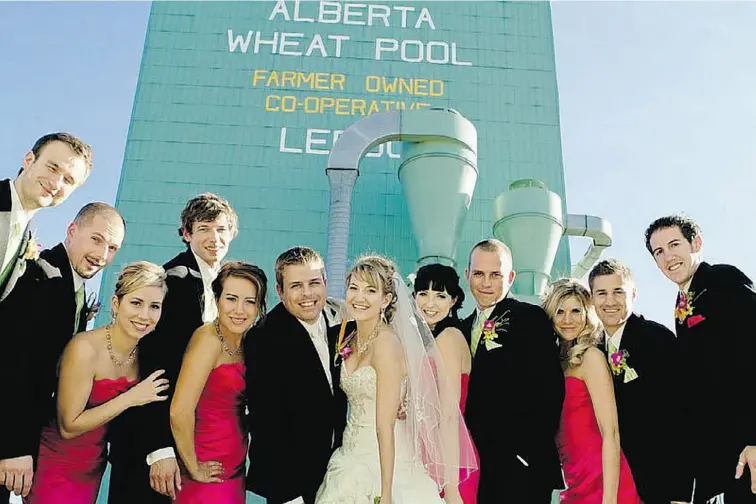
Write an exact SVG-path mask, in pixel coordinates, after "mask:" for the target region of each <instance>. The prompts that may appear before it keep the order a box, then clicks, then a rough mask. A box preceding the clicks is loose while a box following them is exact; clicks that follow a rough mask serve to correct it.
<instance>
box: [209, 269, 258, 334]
mask: <svg viewBox="0 0 756 504" xmlns="http://www.w3.org/2000/svg"><path fill="white" fill-rule="evenodd" d="M259 313H260V310H259V307H258V302H257V286H255V284H253V283H252V282H250V281H249V280H247V279H246V278H239V277H233V276H231V277H228V278H226V280H225V281H224V282H223V291H222V292H221V296H220V299H218V320H219V321H220V324H221V326H223V327H224V328H225V329H226V330H227V331H229V332H230V333H233V334H244V333H246V332H247V330H248V329H249V328H250V327H252V324H254V323H255V320H257V316H258V315H259Z"/></svg>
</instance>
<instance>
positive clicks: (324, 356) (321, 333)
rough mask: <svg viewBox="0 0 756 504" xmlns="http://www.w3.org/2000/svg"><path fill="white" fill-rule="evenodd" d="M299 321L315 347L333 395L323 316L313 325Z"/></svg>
mask: <svg viewBox="0 0 756 504" xmlns="http://www.w3.org/2000/svg"><path fill="white" fill-rule="evenodd" d="M297 320H299V321H300V322H301V323H302V325H303V326H304V328H305V329H306V330H307V334H309V335H310V339H311V340H312V344H313V345H314V346H315V350H317V352H318V356H319V357H320V363H321V364H322V365H323V372H325V375H326V378H328V385H330V387H331V393H333V379H332V377H331V365H330V362H329V359H330V356H329V353H328V335H327V333H326V331H327V328H326V321H325V317H324V316H323V314H322V313H321V314H320V317H319V318H318V321H317V322H315V323H314V324H308V323H307V322H305V321H304V320H302V319H297Z"/></svg>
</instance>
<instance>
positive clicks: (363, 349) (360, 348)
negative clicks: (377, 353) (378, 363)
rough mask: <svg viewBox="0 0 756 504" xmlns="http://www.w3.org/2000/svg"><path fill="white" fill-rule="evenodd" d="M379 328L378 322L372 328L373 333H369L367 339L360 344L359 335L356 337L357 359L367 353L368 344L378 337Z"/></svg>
mask: <svg viewBox="0 0 756 504" xmlns="http://www.w3.org/2000/svg"><path fill="white" fill-rule="evenodd" d="M380 327H381V323H380V321H379V322H378V323H377V324H375V327H374V328H373V331H372V332H371V333H370V336H368V337H367V339H366V340H365V341H364V342H362V343H360V338H359V333H358V335H357V357H360V356H361V355H362V354H364V353H365V352H367V349H368V348H370V344H371V343H372V342H373V340H374V339H375V338H376V337H377V336H378V329H379V328H380Z"/></svg>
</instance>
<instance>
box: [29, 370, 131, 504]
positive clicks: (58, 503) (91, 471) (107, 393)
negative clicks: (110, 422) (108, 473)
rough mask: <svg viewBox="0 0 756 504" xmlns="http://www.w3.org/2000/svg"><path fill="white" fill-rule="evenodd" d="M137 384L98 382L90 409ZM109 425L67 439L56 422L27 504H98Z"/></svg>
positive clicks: (46, 436)
mask: <svg viewBox="0 0 756 504" xmlns="http://www.w3.org/2000/svg"><path fill="white" fill-rule="evenodd" d="M136 384H137V380H129V379H127V378H126V377H125V376H123V377H121V378H118V379H116V380H108V379H102V380H95V381H94V382H93V383H92V392H91V393H90V394H89V400H88V401H87V409H90V408H94V407H95V406H99V405H101V404H103V403H106V402H108V401H110V400H111V399H113V398H114V397H116V396H118V395H120V394H122V393H124V392H126V391H127V390H128V389H129V388H131V387H132V386H134V385H136ZM106 430H107V425H101V426H100V427H97V428H96V429H94V430H91V431H89V432H85V433H84V434H82V435H81V436H78V437H75V438H73V439H63V437H62V436H61V435H60V430H59V429H58V422H57V420H56V419H53V420H52V421H51V422H50V423H49V424H48V425H47V426H46V427H45V428H44V429H42V436H41V439H40V445H39V459H38V463H37V470H36V472H35V473H34V482H33V484H32V488H31V492H30V493H29V495H28V496H27V497H26V499H24V502H26V503H27V504H48V503H53V502H54V503H55V504H94V503H95V501H96V500H97V492H98V491H99V489H100V480H101V479H102V473H103V472H105V464H106V452H105V450H106V442H105V432H106Z"/></svg>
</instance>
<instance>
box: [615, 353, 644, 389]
mask: <svg viewBox="0 0 756 504" xmlns="http://www.w3.org/2000/svg"><path fill="white" fill-rule="evenodd" d="M629 357H630V354H629V353H628V352H627V350H620V351H618V352H614V353H613V354H612V355H611V356H610V357H609V359H610V361H611V362H610V363H609V364H610V366H611V368H612V374H614V375H615V376H619V375H620V374H621V373H623V372H624V373H625V380H624V382H625V383H627V382H631V381H633V380H635V379H636V378H638V373H637V372H636V371H635V369H633V368H631V367H630V366H629V365H628V364H627V359H628V358H629Z"/></svg>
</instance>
